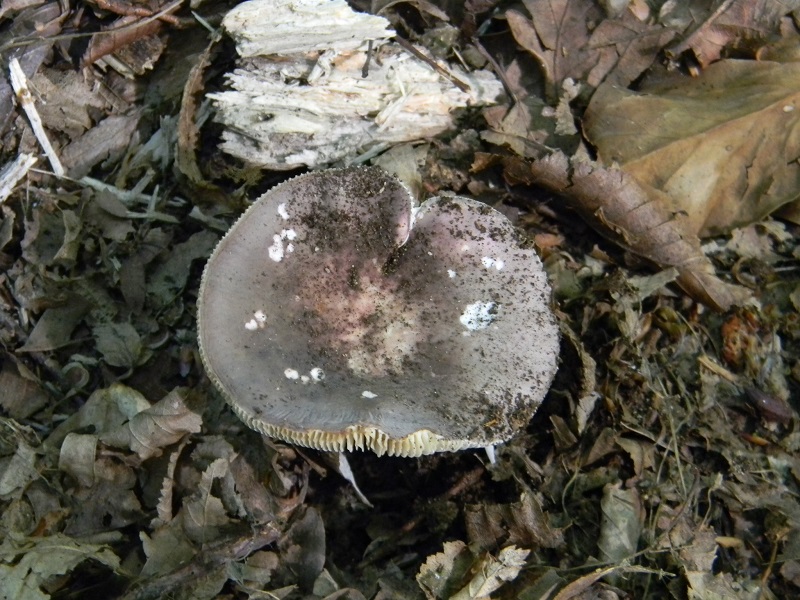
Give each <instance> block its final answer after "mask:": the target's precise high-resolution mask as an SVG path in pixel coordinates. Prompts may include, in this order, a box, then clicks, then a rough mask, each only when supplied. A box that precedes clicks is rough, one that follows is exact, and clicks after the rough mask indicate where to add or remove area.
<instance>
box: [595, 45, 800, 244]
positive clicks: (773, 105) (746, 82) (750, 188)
mask: <svg viewBox="0 0 800 600" xmlns="http://www.w3.org/2000/svg"><path fill="white" fill-rule="evenodd" d="M798 90H800V64H798V63H791V64H781V63H776V62H756V61H741V60H725V61H721V62H718V63H715V64H713V65H711V66H710V67H709V68H708V69H706V70H705V71H704V72H703V74H702V75H701V76H700V77H699V78H697V79H688V78H683V79H681V80H679V81H678V82H677V83H676V82H675V81H674V80H670V81H669V82H667V83H664V84H661V85H660V86H658V87H651V88H648V89H646V90H645V91H642V92H632V91H630V90H626V89H621V88H618V87H614V86H611V85H603V86H601V87H600V88H599V89H598V90H597V92H596V93H595V95H594V96H593V97H592V101H591V103H590V105H589V108H588V109H587V111H586V118H585V121H584V132H585V134H586V135H587V137H588V138H589V140H590V141H591V142H592V143H593V144H594V145H595V146H596V147H597V151H598V155H599V157H600V159H601V160H602V162H603V163H604V164H606V165H611V164H613V163H618V164H619V165H620V166H621V168H622V169H623V170H624V171H625V172H626V173H629V174H631V175H633V176H634V177H635V178H636V179H637V180H638V181H639V182H640V183H641V184H643V185H644V186H652V187H653V188H655V189H656V190H658V191H659V192H663V193H665V194H666V195H667V196H668V197H667V198H664V203H665V206H667V207H670V209H669V210H672V211H673V212H676V213H677V212H685V213H686V215H687V218H686V219H684V225H683V227H684V228H685V230H686V231H687V232H691V233H695V234H698V235H700V236H701V237H703V236H707V235H715V234H719V233H724V232H728V231H730V230H731V229H733V228H736V227H741V226H743V225H746V224H749V223H752V222H754V221H758V220H760V219H762V218H763V217H765V216H766V215H768V214H770V213H771V212H773V211H775V210H776V209H778V208H779V207H781V206H783V205H785V204H787V203H789V202H792V201H794V200H796V199H797V198H798V195H800V163H798V161H797V159H798V157H799V156H800V127H798V125H800V91H798Z"/></svg>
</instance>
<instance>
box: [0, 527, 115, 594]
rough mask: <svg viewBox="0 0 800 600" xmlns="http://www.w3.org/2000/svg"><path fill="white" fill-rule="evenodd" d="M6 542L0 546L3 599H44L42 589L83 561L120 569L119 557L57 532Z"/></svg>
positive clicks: (100, 547) (104, 547)
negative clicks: (51, 580)
mask: <svg viewBox="0 0 800 600" xmlns="http://www.w3.org/2000/svg"><path fill="white" fill-rule="evenodd" d="M9 542H10V543H8V544H3V546H2V547H0V597H3V598H9V599H11V598H14V599H15V600H46V599H47V598H50V595H49V594H47V593H45V591H44V590H43V589H42V586H43V585H44V584H46V583H47V582H48V581H49V580H50V579H51V578H52V577H54V576H56V575H64V574H65V573H69V572H70V571H72V570H73V569H74V568H75V567H77V566H78V565H79V564H80V563H82V562H83V561H85V560H94V561H96V562H98V563H99V564H102V565H104V566H106V567H108V568H109V569H111V570H114V571H116V570H118V569H119V568H120V562H119V558H118V557H117V556H116V555H115V554H114V553H113V552H112V551H111V549H109V548H108V547H107V546H105V545H102V544H92V543H86V542H81V541H78V540H75V539H73V538H70V537H68V536H65V535H62V534H58V533H57V534H53V535H50V536H47V537H38V538H28V539H22V540H13V541H12V540H9Z"/></svg>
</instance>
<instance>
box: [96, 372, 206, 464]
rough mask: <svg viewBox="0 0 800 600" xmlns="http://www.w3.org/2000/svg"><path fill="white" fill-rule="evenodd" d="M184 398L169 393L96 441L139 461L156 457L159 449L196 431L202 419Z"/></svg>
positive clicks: (177, 391) (182, 393)
mask: <svg viewBox="0 0 800 600" xmlns="http://www.w3.org/2000/svg"><path fill="white" fill-rule="evenodd" d="M186 395H187V393H186V390H183V389H180V388H176V389H174V390H172V391H171V392H170V393H169V394H167V395H166V396H164V398H162V399H161V400H160V401H158V402H157V403H156V404H154V405H153V406H151V407H150V408H148V409H146V410H143V411H141V412H139V413H137V414H136V415H134V416H133V417H131V420H130V421H129V422H128V423H127V424H126V425H123V426H122V427H119V428H117V429H116V430H113V431H109V432H108V433H106V434H104V435H102V436H100V440H101V441H103V442H105V443H106V444H109V445H111V446H114V447H118V448H119V447H128V448H130V449H131V450H132V451H133V452H135V453H136V454H138V455H139V458H140V459H141V460H147V459H148V458H151V457H153V456H160V455H161V452H162V448H164V447H166V446H168V445H170V444H174V443H175V442H177V441H179V440H180V439H181V438H182V437H183V436H184V435H185V434H187V433H198V432H199V431H200V428H201V426H202V422H203V419H202V417H201V416H200V415H199V414H198V413H196V412H193V411H192V410H191V409H190V408H189V407H188V406H187V404H186Z"/></svg>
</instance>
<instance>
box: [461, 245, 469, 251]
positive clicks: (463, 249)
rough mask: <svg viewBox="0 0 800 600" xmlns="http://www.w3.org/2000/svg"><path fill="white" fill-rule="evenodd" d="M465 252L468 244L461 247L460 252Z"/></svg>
mask: <svg viewBox="0 0 800 600" xmlns="http://www.w3.org/2000/svg"><path fill="white" fill-rule="evenodd" d="M467 250H469V244H464V245H463V246H461V251H462V252H466V251H467Z"/></svg>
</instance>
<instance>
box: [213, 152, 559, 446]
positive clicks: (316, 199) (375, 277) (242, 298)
mask: <svg viewBox="0 0 800 600" xmlns="http://www.w3.org/2000/svg"><path fill="white" fill-rule="evenodd" d="M197 318H198V337H199V345H200V353H201V356H202V359H203V363H204V365H205V368H206V371H207V373H208V375H209V377H210V378H211V380H212V381H213V382H214V384H215V385H216V387H217V388H219V390H220V391H221V392H222V394H223V395H224V397H225V398H226V400H227V401H228V402H229V403H230V405H231V406H232V407H233V409H234V411H235V412H236V413H237V414H238V415H239V417H241V418H242V420H244V422H245V423H247V424H248V425H249V426H250V427H252V428H253V429H256V430H258V431H260V432H262V433H264V434H266V435H268V436H271V437H276V438H280V439H283V440H286V441H290V442H294V443H297V444H299V445H302V446H308V447H313V448H320V449H324V450H345V449H346V450H353V449H365V448H369V449H371V450H373V451H374V452H376V453H377V454H379V455H381V454H385V453H386V454H390V455H399V456H419V455H422V454H430V453H432V452H437V451H442V450H458V449H461V448H468V447H486V446H490V445H492V444H495V443H498V442H502V441H505V440H507V439H509V438H510V437H511V436H513V435H514V433H515V432H517V431H518V430H519V429H521V428H523V427H524V426H525V425H526V424H527V423H528V421H529V420H530V417H531V415H532V414H533V413H534V411H535V410H536V408H537V407H538V406H539V404H540V403H541V401H542V398H543V397H544V395H545V394H546V392H547V389H548V388H549V386H550V383H551V381H552V379H553V376H554V375H555V371H556V360H557V355H558V345H559V340H558V328H557V325H556V320H555V317H554V315H553V313H552V311H551V309H550V287H549V285H548V283H547V278H546V275H545V273H544V270H543V269H542V264H541V261H540V260H539V258H538V256H537V255H536V253H535V252H534V250H533V249H531V248H530V246H529V245H528V244H525V243H524V241H523V240H522V239H521V238H520V236H519V235H518V233H517V231H516V230H515V229H514V227H513V226H512V224H511V223H510V222H509V221H508V219H506V218H505V217H504V216H503V215H502V214H500V213H499V212H497V211H496V210H494V209H492V208H490V207H489V206H486V205H485V204H482V203H480V202H477V201H474V200H470V199H467V198H461V197H439V198H432V199H430V200H428V201H426V202H425V203H424V204H422V205H421V206H420V207H419V208H415V207H414V201H413V198H412V196H411V194H410V192H409V191H408V190H407V188H406V187H405V186H404V185H403V184H402V183H400V182H399V181H398V180H397V179H396V178H395V177H393V176H391V175H389V174H388V173H386V172H385V171H383V170H382V169H380V168H377V167H350V168H345V169H333V170H328V171H318V172H314V173H309V174H306V175H300V176H298V177H295V178H293V179H290V180H288V181H286V182H285V183H282V184H280V185H278V186H276V187H275V188H273V189H271V190H270V191H269V192H267V193H266V194H264V195H263V196H261V197H260V198H259V199H258V200H256V202H255V203H254V204H253V205H252V206H251V207H250V208H249V209H248V210H247V211H246V212H245V213H244V214H243V215H242V216H241V218H240V219H239V220H238V221H237V222H236V223H235V224H234V225H233V227H232V228H231V229H230V231H229V232H228V233H227V234H226V235H225V237H224V238H223V239H222V240H221V241H220V243H219V245H218V246H217V247H216V249H215V250H214V253H213V254H212V256H211V258H210V259H209V261H208V264H207V265H206V268H205V271H204V273H203V279H202V283H201V286H200V295H199V299H198V304H197Z"/></svg>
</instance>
